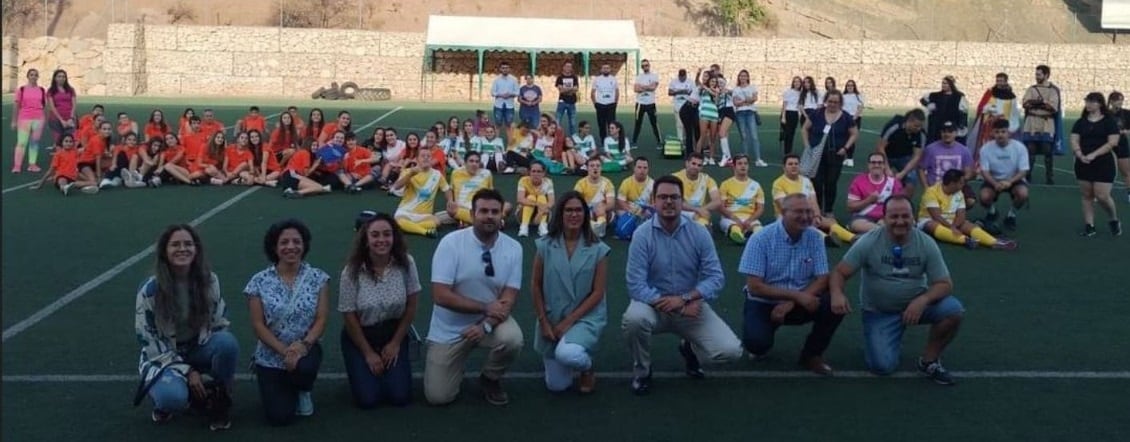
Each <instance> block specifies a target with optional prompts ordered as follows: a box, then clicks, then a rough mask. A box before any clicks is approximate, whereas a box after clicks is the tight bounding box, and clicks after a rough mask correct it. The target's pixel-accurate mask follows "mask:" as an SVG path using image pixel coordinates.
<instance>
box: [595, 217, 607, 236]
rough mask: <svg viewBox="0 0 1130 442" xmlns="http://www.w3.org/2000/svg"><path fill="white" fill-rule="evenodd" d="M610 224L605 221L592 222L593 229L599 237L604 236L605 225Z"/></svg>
mask: <svg viewBox="0 0 1130 442" xmlns="http://www.w3.org/2000/svg"><path fill="white" fill-rule="evenodd" d="M607 225H608V224H607V223H605V222H604V221H595V222H593V223H592V231H593V233H595V234H596V236H597V237H598V238H604V231H605V227H606V226H607Z"/></svg>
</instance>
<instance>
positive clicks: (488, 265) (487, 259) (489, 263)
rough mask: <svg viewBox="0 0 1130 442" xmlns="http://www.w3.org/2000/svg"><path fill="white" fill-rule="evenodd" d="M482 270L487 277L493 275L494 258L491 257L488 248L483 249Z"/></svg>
mask: <svg viewBox="0 0 1130 442" xmlns="http://www.w3.org/2000/svg"><path fill="white" fill-rule="evenodd" d="M483 267H484V268H483V271H484V272H485V273H486V275H487V277H489V278H493V277H494V260H493V259H491V256H490V250H483Z"/></svg>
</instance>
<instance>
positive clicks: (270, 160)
mask: <svg viewBox="0 0 1130 442" xmlns="http://www.w3.org/2000/svg"><path fill="white" fill-rule="evenodd" d="M263 159H264V160H266V161H267V172H268V173H270V172H278V171H279V170H281V169H282V166H280V165H279V157H278V156H276V155H275V150H274V149H272V148H270V147H268V146H263ZM255 166H256V167H261V165H260V164H256V165H255Z"/></svg>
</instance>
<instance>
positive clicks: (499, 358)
mask: <svg viewBox="0 0 1130 442" xmlns="http://www.w3.org/2000/svg"><path fill="white" fill-rule="evenodd" d="M522 341H523V338H522V328H521V327H519V326H518V322H516V321H514V318H513V317H510V318H506V321H503V322H502V323H501V324H498V325H497V326H495V327H494V330H493V332H492V333H491V334H489V335H486V336H484V337H483V339H482V340H480V341H479V342H470V341H467V340H465V339H461V340H459V341H458V342H455V343H452V344H439V343H435V342H429V343H428V356H427V365H425V366H424V398H426V399H427V401H428V403H429V404H432V405H442V404H446V403H449V402H452V401H454V400H455V397H456V396H459V387H460V385H461V384H462V383H463V369H464V366H465V365H466V362H467V356H469V355H470V354H471V351H472V350H474V349H475V348H478V347H484V348H489V349H490V353H488V354H487V358H486V360H485V361H483V368H482V373H483V375H484V376H486V377H488V378H490V379H496V380H497V379H501V378H502V375H503V374H504V373H506V369H507V368H509V367H510V364H511V363H513V362H514V360H515V359H517V358H518V352H519V351H520V350H522Z"/></svg>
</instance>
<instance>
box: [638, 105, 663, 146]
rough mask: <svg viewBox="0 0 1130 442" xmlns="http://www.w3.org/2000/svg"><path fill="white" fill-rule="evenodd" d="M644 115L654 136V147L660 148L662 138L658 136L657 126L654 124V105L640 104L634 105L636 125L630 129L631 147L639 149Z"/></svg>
mask: <svg viewBox="0 0 1130 442" xmlns="http://www.w3.org/2000/svg"><path fill="white" fill-rule="evenodd" d="M644 115H647V121H648V122H649V123H651V132H652V133H653V134H654V135H655V145H656V146H662V145H663V138H662V137H660V136H659V126H658V125H657V123H656V122H655V105H654V104H640V105H636V124H635V127H634V128H633V129H632V147H639V145H640V127H641V126H643V117H644Z"/></svg>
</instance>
